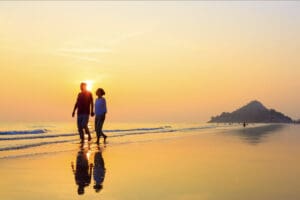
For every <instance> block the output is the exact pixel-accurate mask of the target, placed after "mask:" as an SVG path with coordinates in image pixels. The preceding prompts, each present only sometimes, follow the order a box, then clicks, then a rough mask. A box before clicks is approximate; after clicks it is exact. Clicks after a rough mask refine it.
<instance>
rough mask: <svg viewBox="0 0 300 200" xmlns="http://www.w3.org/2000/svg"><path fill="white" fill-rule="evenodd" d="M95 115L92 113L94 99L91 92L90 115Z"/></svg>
mask: <svg viewBox="0 0 300 200" xmlns="http://www.w3.org/2000/svg"><path fill="white" fill-rule="evenodd" d="M94 115H95V113H94V100H93V95H92V93H91V116H92V117H93V116H94Z"/></svg>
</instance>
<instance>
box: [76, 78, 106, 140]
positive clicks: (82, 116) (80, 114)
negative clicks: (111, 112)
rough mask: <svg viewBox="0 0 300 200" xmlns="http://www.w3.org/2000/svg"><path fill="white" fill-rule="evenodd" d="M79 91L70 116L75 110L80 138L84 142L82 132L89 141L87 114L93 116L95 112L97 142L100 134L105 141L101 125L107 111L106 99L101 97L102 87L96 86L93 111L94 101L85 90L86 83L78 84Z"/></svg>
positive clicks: (102, 93) (90, 94)
mask: <svg viewBox="0 0 300 200" xmlns="http://www.w3.org/2000/svg"><path fill="white" fill-rule="evenodd" d="M80 90H81V92H80V93H79V94H78V96H77V100H76V103H75V106H74V109H73V113H72V117H74V116H75V112H76V110H77V127H78V132H79V136H80V140H81V142H82V143H83V142H84V132H85V133H86V134H87V135H88V141H91V139H92V137H91V133H90V131H89V128H88V122H89V116H90V115H91V117H93V116H94V115H95V114H96V118H95V130H96V134H97V144H99V139H100V137H101V136H103V138H104V142H106V138H107V136H106V135H105V134H104V133H103V131H102V127H103V124H104V120H105V115H106V112H107V109H106V101H105V98H104V97H103V96H104V95H105V92H104V90H103V89H102V88H98V89H97V91H96V95H97V97H98V98H97V99H96V101H95V112H94V102H93V95H92V93H91V92H89V91H88V90H87V84H86V83H84V82H83V83H81V84H80Z"/></svg>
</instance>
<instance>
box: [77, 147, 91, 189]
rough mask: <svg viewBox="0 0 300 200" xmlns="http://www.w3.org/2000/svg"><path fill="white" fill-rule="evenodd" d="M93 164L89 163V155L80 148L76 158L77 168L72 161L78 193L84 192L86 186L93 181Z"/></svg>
mask: <svg viewBox="0 0 300 200" xmlns="http://www.w3.org/2000/svg"><path fill="white" fill-rule="evenodd" d="M92 168H93V164H90V165H89V161H88V157H87V155H86V153H85V152H84V151H83V150H80V151H79V152H78V155H77V159H76V169H74V164H73V163H72V170H73V173H74V175H75V181H76V184H77V185H78V190H77V192H78V194H79V195H81V194H84V187H86V186H88V185H89V184H90V183H91V174H92Z"/></svg>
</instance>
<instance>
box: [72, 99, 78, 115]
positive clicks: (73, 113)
mask: <svg viewBox="0 0 300 200" xmlns="http://www.w3.org/2000/svg"><path fill="white" fill-rule="evenodd" d="M77 102H78V97H77V99H76V103H75V105H74V108H73V112H72V117H74V116H75V111H76V109H77Z"/></svg>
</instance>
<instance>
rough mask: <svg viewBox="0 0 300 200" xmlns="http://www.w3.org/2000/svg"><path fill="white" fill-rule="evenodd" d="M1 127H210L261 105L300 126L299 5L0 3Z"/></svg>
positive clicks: (275, 3) (292, 3)
mask: <svg viewBox="0 0 300 200" xmlns="http://www.w3.org/2000/svg"><path fill="white" fill-rule="evenodd" d="M0 30H1V31H0V55H1V56H0V70H1V75H0V83H1V85H2V95H1V104H0V111H1V112H0V113H1V114H0V120H1V121H58V120H61V121H65V120H71V118H70V117H71V112H72V108H73V105H74V101H75V98H76V95H77V93H78V92H79V83H80V82H81V81H82V80H92V81H93V83H94V85H93V91H94V90H95V89H96V88H97V87H103V88H104V89H105V90H106V93H107V96H106V98H107V101H108V109H109V116H108V117H109V119H110V120H111V121H127V122H131V121H134V122H136V121H145V122H146V121H150V122H154V121H155V122H156V121H186V122H188V121H192V122H205V121H208V120H209V119H210V116H212V115H216V114H219V113H220V112H222V111H232V110H233V109H235V108H237V107H239V106H242V105H243V104H245V103H247V102H248V101H250V100H253V99H258V100H260V101H261V102H262V103H264V104H265V105H266V106H267V107H272V108H275V109H277V110H279V111H282V112H284V113H286V114H287V115H289V116H291V117H293V118H300V106H299V105H298V104H299V102H300V94H299V92H298V90H299V87H300V82H299V80H298V79H299V74H300V67H299V64H300V59H299V55H298V51H297V49H298V47H299V46H300V38H299V35H300V2H279V1H274V2H259V1H254V2H203V1H199V2H198V1H192V2H183V1H179V2H168V1H166V2H160V1H158V2H156V1H154V2H123V1H122V2H102V1H99V2H97V1H93V2H87V3H83V2H79V1H77V2H71V1H70V2H69V1H67V2H57V1H54V2H51V1H49V2H0Z"/></svg>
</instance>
